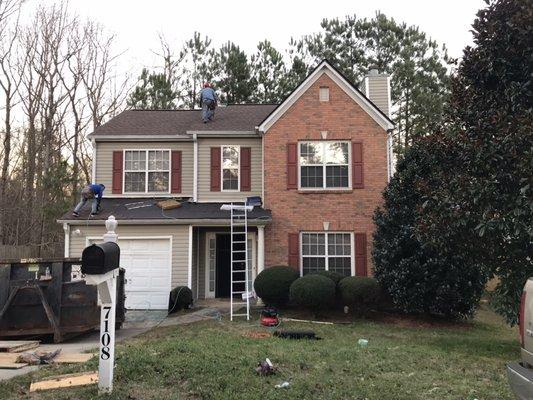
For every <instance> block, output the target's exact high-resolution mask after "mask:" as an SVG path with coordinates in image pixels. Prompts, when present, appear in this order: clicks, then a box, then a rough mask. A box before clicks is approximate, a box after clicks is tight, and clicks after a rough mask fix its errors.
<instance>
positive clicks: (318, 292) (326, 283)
mask: <svg viewBox="0 0 533 400" xmlns="http://www.w3.org/2000/svg"><path fill="white" fill-rule="evenodd" d="M290 295H291V297H290V298H291V302H294V303H295V304H296V305H298V306H300V307H305V308H308V309H310V310H313V311H315V312H318V311H320V310H323V309H325V308H328V307H331V306H333V304H334V303H335V283H334V282H333V280H331V279H330V278H326V277H325V276H322V275H318V274H309V275H305V276H303V277H301V278H298V279H296V280H295V281H294V282H293V283H292V285H291V288H290Z"/></svg>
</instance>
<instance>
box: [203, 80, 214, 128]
mask: <svg viewBox="0 0 533 400" xmlns="http://www.w3.org/2000/svg"><path fill="white" fill-rule="evenodd" d="M200 107H202V120H203V121H204V124H206V123H207V122H209V121H212V120H213V118H214V117H215V108H216V107H217V95H216V93H215V91H214V90H213V88H212V87H211V85H210V84H209V83H208V82H206V83H204V88H203V89H202V90H201V91H200Z"/></svg>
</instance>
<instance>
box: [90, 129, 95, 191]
mask: <svg viewBox="0 0 533 400" xmlns="http://www.w3.org/2000/svg"><path fill="white" fill-rule="evenodd" d="M91 143H92V146H93V156H92V165H91V183H92V184H93V185H94V184H95V183H96V139H95V138H92V139H91Z"/></svg>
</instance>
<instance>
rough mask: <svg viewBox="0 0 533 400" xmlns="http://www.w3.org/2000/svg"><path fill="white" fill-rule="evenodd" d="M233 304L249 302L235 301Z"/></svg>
mask: <svg viewBox="0 0 533 400" xmlns="http://www.w3.org/2000/svg"><path fill="white" fill-rule="evenodd" d="M233 304H241V305H242V304H248V302H246V301H234V302H233Z"/></svg>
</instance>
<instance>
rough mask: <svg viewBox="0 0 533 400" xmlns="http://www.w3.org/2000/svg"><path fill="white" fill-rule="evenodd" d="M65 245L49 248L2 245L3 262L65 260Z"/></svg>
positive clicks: (60, 244) (0, 247)
mask: <svg viewBox="0 0 533 400" xmlns="http://www.w3.org/2000/svg"><path fill="white" fill-rule="evenodd" d="M63 246H64V243H53V244H51V245H47V246H36V245H29V246H9V245H0V261H1V260H17V259H21V258H63V257H64V255H65V254H64V250H63V249H64V247H63Z"/></svg>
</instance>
